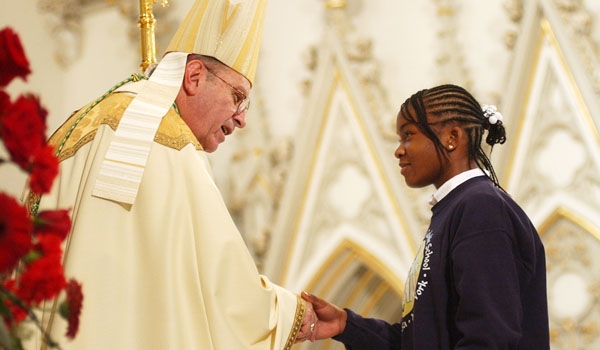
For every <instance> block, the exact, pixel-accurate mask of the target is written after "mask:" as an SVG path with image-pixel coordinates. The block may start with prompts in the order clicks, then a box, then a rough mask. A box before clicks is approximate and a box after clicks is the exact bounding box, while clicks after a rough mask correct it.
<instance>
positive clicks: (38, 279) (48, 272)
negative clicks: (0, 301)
mask: <svg viewBox="0 0 600 350" xmlns="http://www.w3.org/2000/svg"><path fill="white" fill-rule="evenodd" d="M46 238H50V236H46ZM53 247H55V248H56V246H53ZM61 256H62V254H56V251H54V252H53V253H52V254H49V255H43V256H42V257H41V258H39V259H37V260H35V261H33V262H32V263H31V264H29V265H27V267H26V270H25V272H23V274H22V275H21V277H20V284H19V287H18V288H19V290H18V292H17V295H18V296H19V297H20V298H21V299H22V300H23V301H24V302H25V303H27V304H39V303H40V302H42V301H44V300H46V299H51V298H54V297H55V296H57V295H58V293H60V291H61V290H62V289H63V288H64V287H65V285H66V284H67V282H66V280H65V275H64V272H63V267H62V265H61Z"/></svg>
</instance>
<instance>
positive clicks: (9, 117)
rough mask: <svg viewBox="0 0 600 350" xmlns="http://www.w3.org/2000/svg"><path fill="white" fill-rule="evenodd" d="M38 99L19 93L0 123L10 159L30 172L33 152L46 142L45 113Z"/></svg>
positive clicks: (0, 129) (0, 132)
mask: <svg viewBox="0 0 600 350" xmlns="http://www.w3.org/2000/svg"><path fill="white" fill-rule="evenodd" d="M47 114H48V112H47V111H46V110H45V109H44V108H43V107H42V106H41V104H40V101H39V99H38V98H37V97H36V96H34V95H31V94H27V95H21V96H19V98H18V99H17V100H16V101H15V103H13V104H12V105H11V106H10V108H9V109H8V110H6V111H5V114H4V117H3V118H2V124H0V136H2V138H3V139H4V144H5V146H6V149H7V150H8V152H9V153H10V156H11V159H12V160H13V161H14V162H15V163H17V164H18V165H19V166H20V167H21V168H22V169H23V170H25V171H27V172H30V171H31V169H30V168H31V163H32V161H33V159H34V156H35V154H36V153H37V152H38V151H39V149H40V148H42V147H43V146H44V144H45V143H46V115H47Z"/></svg>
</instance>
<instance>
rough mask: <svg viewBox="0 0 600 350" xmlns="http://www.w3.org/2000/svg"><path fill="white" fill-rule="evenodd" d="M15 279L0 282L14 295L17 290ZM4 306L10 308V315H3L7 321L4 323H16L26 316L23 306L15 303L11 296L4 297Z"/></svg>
mask: <svg viewBox="0 0 600 350" xmlns="http://www.w3.org/2000/svg"><path fill="white" fill-rule="evenodd" d="M16 285H17V281H16V280H14V279H10V280H7V281H4V282H3V283H2V287H3V288H4V289H5V290H6V291H7V292H9V293H12V294H13V295H14V296H16V292H17V288H16ZM5 300H6V306H7V307H8V308H9V310H10V315H11V316H12V317H11V316H9V315H4V317H5V320H6V321H7V322H6V324H7V325H8V326H9V327H10V325H11V324H12V325H16V324H18V323H19V322H21V321H23V320H24V319H25V318H26V317H27V311H26V310H24V309H23V307H21V306H19V305H16V304H15V303H14V302H13V301H12V300H11V298H6V299H5Z"/></svg>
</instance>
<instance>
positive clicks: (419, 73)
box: [0, 0, 600, 349]
mask: <svg viewBox="0 0 600 350" xmlns="http://www.w3.org/2000/svg"><path fill="white" fill-rule="evenodd" d="M170 2H171V5H170V7H169V8H166V9H162V8H161V7H160V5H159V4H157V5H155V15H156V17H157V22H158V23H157V26H158V27H157V44H158V50H159V52H158V54H159V55H160V50H162V48H164V45H165V42H167V41H168V37H169V36H170V35H171V33H172V31H173V30H174V29H175V27H176V23H177V20H178V19H179V18H181V17H182V16H183V14H184V13H185V11H186V10H187V8H188V6H189V5H190V4H191V2H192V0H170ZM137 3H138V2H137V1H135V0H114V1H103V0H61V1H55V0H53V1H50V0H38V1H18V2H17V1H12V0H10V1H9V0H0V5H1V6H0V8H1V9H2V11H0V27H4V26H5V25H10V26H12V27H13V28H14V29H15V30H16V31H17V32H18V33H19V34H20V35H21V38H22V39H23V41H24V45H25V49H26V51H27V53H28V55H29V57H30V60H31V64H32V67H33V74H32V75H31V78H30V79H29V81H28V83H27V84H24V83H21V82H18V83H16V84H13V85H11V86H10V89H11V91H13V92H15V93H16V92H19V91H25V90H26V91H33V92H35V93H38V94H39V95H40V96H41V98H42V102H43V103H44V104H45V105H46V107H47V108H48V110H49V112H50V116H49V117H50V120H49V124H50V127H49V132H50V131H52V130H54V128H56V127H57V126H58V125H59V123H60V122H61V121H62V120H63V119H64V118H65V117H66V116H67V115H68V114H69V113H70V112H71V111H72V110H73V109H75V108H78V107H79V106H80V105H83V104H84V103H86V102H87V101H88V100H90V99H93V98H95V97H97V96H98V95H100V94H102V93H103V92H104V91H106V90H107V89H108V88H110V87H111V86H112V85H113V84H115V83H116V82H118V81H120V80H122V79H123V78H125V77H126V76H128V75H129V74H130V73H133V72H138V70H139V69H138V65H139V59H140V58H139V49H138V45H139V44H138V39H137V29H136V25H135V22H136V20H137V17H136V16H137ZM159 3H160V1H159ZM267 11H268V12H267V17H266V23H265V29H264V38H263V47H262V51H261V56H260V63H259V68H258V71H257V77H256V85H255V89H254V90H253V92H252V99H253V104H252V109H251V110H250V112H249V115H248V119H249V125H248V127H247V128H246V129H245V130H242V131H241V132H237V133H236V136H235V137H233V138H231V139H230V140H228V142H227V143H226V144H224V145H222V146H221V149H220V150H219V151H218V152H217V153H215V154H214V155H213V156H211V160H212V161H213V164H214V170H215V175H216V176H217V181H218V184H219V186H220V188H221V189H222V191H223V194H224V196H225V198H226V200H227V202H228V204H229V206H230V208H231V211H232V213H233V214H234V216H235V218H236V220H237V222H238V224H239V226H240V229H241V231H242V233H243V235H244V236H245V238H246V240H247V242H248V245H249V248H250V249H251V251H252V252H253V254H254V255H255V257H256V261H257V264H258V265H259V267H260V268H261V270H262V271H264V272H265V273H266V274H267V275H269V276H270V277H271V278H272V279H273V280H275V281H277V282H279V283H281V284H283V285H285V286H287V287H289V288H290V289H292V290H297V291H300V290H303V289H306V290H310V291H312V292H314V293H316V294H319V295H322V296H324V297H326V298H328V299H330V300H333V301H335V302H337V303H339V304H340V305H343V306H349V307H352V308H354V309H355V310H357V311H359V312H362V313H364V314H366V315H371V316H377V317H382V318H385V319H388V320H390V321H393V320H396V319H398V314H399V307H400V305H399V300H398V295H399V294H401V292H402V288H403V281H404V277H405V274H406V272H407V270H408V265H409V264H410V262H411V260H412V258H413V255H414V252H415V249H416V246H417V245H418V242H419V240H420V239H421V235H422V234H423V232H424V229H425V226H426V224H427V221H428V217H429V207H428V205H427V203H426V202H427V197H428V195H429V194H430V193H431V192H432V191H433V189H432V188H427V189H423V190H414V189H408V188H406V186H405V185H404V182H403V179H402V178H401V176H400V175H399V171H398V168H397V162H396V161H395V159H394V158H393V149H394V147H395V143H396V136H395V135H394V125H393V123H394V121H395V114H396V112H397V109H398V107H399V106H400V104H401V103H402V102H403V101H404V100H405V99H406V97H408V96H409V95H410V94H412V93H414V92H415V91H417V90H419V89H421V88H425V87H430V86H433V85H437V84H439V83H444V82H453V83H457V84H459V85H463V86H465V87H467V88H469V89H470V90H471V91H472V92H473V93H474V94H475V96H477V97H478V99H479V100H480V101H481V102H482V103H493V104H497V105H498V106H499V108H500V110H501V111H502V112H503V114H504V116H505V119H506V123H505V124H506V125H507V127H508V134H509V135H508V140H509V141H508V142H507V143H506V144H505V145H500V146H498V147H497V148H496V149H495V150H494V154H493V161H494V164H495V166H496V169H497V172H498V174H499V175H500V177H501V182H502V184H503V185H504V187H505V188H506V189H507V190H508V191H509V192H510V193H511V194H512V195H513V196H514V197H515V198H516V199H517V201H519V202H520V203H521V204H522V205H523V207H524V208H525V210H526V211H527V212H528V213H529V215H530V216H531V218H532V220H533V221H534V223H535V224H536V226H537V227H538V230H539V231H540V233H541V235H542V238H543V240H544V242H545V244H546V248H547V254H548V278H549V289H548V291H549V298H550V303H551V304H550V305H551V307H550V314H551V320H552V324H551V327H552V342H553V349H591V348H595V347H598V346H600V328H599V327H600V326H599V325H600V305H599V302H600V300H599V299H600V280H599V277H598V276H600V260H599V259H598V256H600V216H599V215H598V212H599V211H600V176H599V175H598V174H599V171H598V170H599V168H600V136H599V133H598V126H599V125H600V106H599V102H598V101H600V99H599V97H600V96H599V95H600V72H599V69H600V64H599V57H600V51H599V45H600V25H598V22H599V21H600V18H599V16H600V3H598V2H597V1H594V0H587V1H585V0H579V1H578V0H528V1H525V0H489V1H458V0H427V1H397V0H369V1H366V0H347V1H343V0H270V3H269V7H268V10H267ZM161 47H162V48H161ZM0 177H1V178H2V181H1V183H0V188H2V189H4V190H6V191H9V192H12V193H19V192H20V189H21V187H22V178H21V177H20V176H19V173H18V171H16V170H15V169H0ZM301 348H303V349H304V348H306V349H326V348H328V349H333V348H336V349H337V348H340V347H339V346H338V345H335V344H333V343H329V342H321V343H318V344H312V345H303V346H301Z"/></svg>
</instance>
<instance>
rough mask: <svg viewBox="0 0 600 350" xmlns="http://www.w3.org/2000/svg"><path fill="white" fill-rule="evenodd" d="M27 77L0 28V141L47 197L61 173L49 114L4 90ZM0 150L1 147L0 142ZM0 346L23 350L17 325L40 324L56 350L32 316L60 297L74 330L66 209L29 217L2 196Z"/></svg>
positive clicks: (76, 302) (29, 97)
mask: <svg viewBox="0 0 600 350" xmlns="http://www.w3.org/2000/svg"><path fill="white" fill-rule="evenodd" d="M30 73H31V70H30V68H29V61H28V59H27V57H26V55H25V52H24V50H23V46H22V45H21V41H20V39H19V36H18V35H17V34H15V32H14V31H13V30H12V29H11V28H8V27H7V28H4V29H2V30H0V140H2V141H3V144H4V148H5V150H6V153H7V154H8V159H3V158H2V157H0V164H3V165H5V164H10V163H12V164H14V165H16V166H17V167H19V168H20V169H22V170H23V171H25V172H26V173H27V175H28V188H29V190H30V192H31V193H35V194H38V195H42V194H45V193H48V192H49V191H50V189H51V187H52V183H53V181H54V179H55V177H56V175H57V174H58V159H57V158H56V156H55V153H54V149H53V147H52V146H50V145H48V144H47V142H46V116H47V111H46V110H45V109H44V108H43V107H42V105H41V104H40V101H39V99H38V98H37V97H36V96H34V95H33V94H29V93H26V94H22V95H20V96H19V97H17V98H16V99H15V100H11V97H10V95H9V94H8V93H7V92H6V90H5V89H6V87H7V85H8V84H9V83H10V82H11V81H12V80H14V79H15V78H20V79H22V80H24V81H26V80H27V76H28V75H29V74H30ZM0 146H1V144H0ZM0 208H2V209H1V210H0V319H1V320H0V349H22V339H21V337H20V335H21V334H23V332H20V327H21V325H22V324H24V323H25V322H29V323H32V324H34V325H35V326H36V327H39V328H40V329H41V330H42V332H43V334H44V337H45V341H46V343H47V344H48V345H49V347H53V348H59V345H58V344H57V343H56V342H54V341H53V340H52V339H51V338H50V336H49V335H48V334H46V333H45V332H44V331H43V329H42V325H41V324H40V322H39V320H38V318H37V316H36V313H35V311H37V310H39V309H40V308H41V307H42V305H43V304H44V302H46V301H54V299H56V298H58V297H59V295H60V294H61V292H64V295H65V296H64V301H62V302H61V303H60V306H59V307H58V309H59V313H60V314H61V316H63V317H64V318H65V319H66V320H67V321H68V327H67V331H66V336H67V338H70V339H72V338H74V337H75V335H76V334H77V330H78V326H79V315H80V312H81V307H82V300H83V295H82V291H81V284H80V283H78V282H77V281H76V280H74V279H70V280H68V281H67V279H66V277H65V275H64V268H63V265H62V256H63V251H62V243H63V241H64V240H65V238H66V237H67V235H68V233H69V231H70V229H71V218H70V216H69V212H68V210H46V211H41V212H30V211H29V210H28V208H27V207H26V206H24V205H22V204H21V203H20V202H19V201H17V200H16V199H15V198H13V197H11V196H10V195H8V194H6V193H4V192H0Z"/></svg>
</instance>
